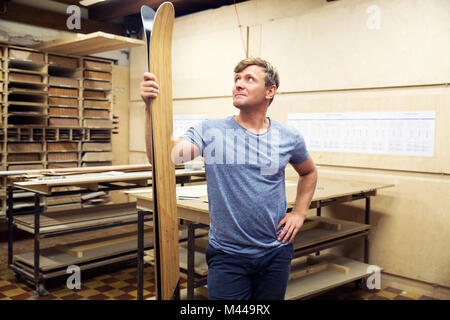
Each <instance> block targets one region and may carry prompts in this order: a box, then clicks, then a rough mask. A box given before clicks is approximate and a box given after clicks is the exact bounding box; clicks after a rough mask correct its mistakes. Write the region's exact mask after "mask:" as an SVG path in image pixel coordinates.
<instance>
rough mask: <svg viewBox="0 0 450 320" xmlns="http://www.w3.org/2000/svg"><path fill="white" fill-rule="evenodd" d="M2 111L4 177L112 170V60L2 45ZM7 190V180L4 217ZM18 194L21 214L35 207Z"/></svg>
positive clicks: (0, 190)
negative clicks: (92, 168)
mask: <svg viewBox="0 0 450 320" xmlns="http://www.w3.org/2000/svg"><path fill="white" fill-rule="evenodd" d="M0 109H1V114H2V116H1V117H0V152H1V157H0V170H1V171H5V170H7V171H11V170H33V169H56V168H71V167H81V166H85V167H90V166H107V165H111V164H112V162H111V161H112V160H113V154H112V147H111V134H112V129H113V116H112V61H110V60H106V59H99V58H91V57H89V58H88V57H80V56H73V55H66V54H63V53H52V52H45V51H39V50H36V49H30V48H25V47H17V46H12V45H8V44H4V45H1V46H0ZM6 187H7V181H6V178H4V177H2V178H1V181H0V209H1V212H0V217H5V215H6V200H5V199H6ZM18 194H19V195H18V196H19V197H20V198H21V201H20V204H18V205H17V206H16V208H17V210H22V209H24V208H27V207H30V206H32V205H33V203H32V199H31V198H27V197H25V196H24V195H23V194H20V192H19V193H18ZM67 200H68V201H71V202H69V203H67V205H69V204H71V206H72V207H73V206H74V205H75V204H74V202H73V199H67ZM62 201H63V200H62V199H58V200H55V202H56V204H55V205H56V206H61V205H63V204H64V203H63V202H62ZM27 203H28V206H27V205H26V204H27ZM50 203H52V201H50ZM75 203H78V204H79V203H80V201H77V202H75ZM45 205H46V206H47V205H48V203H47V202H46V203H45ZM49 206H51V204H49ZM69 207H70V205H69ZM16 208H15V210H16Z"/></svg>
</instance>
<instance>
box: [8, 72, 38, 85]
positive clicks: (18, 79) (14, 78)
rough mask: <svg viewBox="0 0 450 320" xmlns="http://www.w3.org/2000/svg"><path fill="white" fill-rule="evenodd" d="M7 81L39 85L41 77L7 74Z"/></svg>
mask: <svg viewBox="0 0 450 320" xmlns="http://www.w3.org/2000/svg"><path fill="white" fill-rule="evenodd" d="M8 80H9V81H15V82H31V83H41V82H42V76H40V75H36V74H28V73H18V72H9V74H8Z"/></svg>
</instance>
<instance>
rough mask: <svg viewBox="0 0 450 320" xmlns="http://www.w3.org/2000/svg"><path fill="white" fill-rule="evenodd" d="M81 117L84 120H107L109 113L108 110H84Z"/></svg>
mask: <svg viewBox="0 0 450 320" xmlns="http://www.w3.org/2000/svg"><path fill="white" fill-rule="evenodd" d="M83 117H84V118H102V119H109V111H108V110H94V109H84V110H83Z"/></svg>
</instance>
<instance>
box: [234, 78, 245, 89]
mask: <svg viewBox="0 0 450 320" xmlns="http://www.w3.org/2000/svg"><path fill="white" fill-rule="evenodd" d="M234 85H235V87H236V88H237V89H243V88H244V81H242V79H238V80H236V82H235V84H234Z"/></svg>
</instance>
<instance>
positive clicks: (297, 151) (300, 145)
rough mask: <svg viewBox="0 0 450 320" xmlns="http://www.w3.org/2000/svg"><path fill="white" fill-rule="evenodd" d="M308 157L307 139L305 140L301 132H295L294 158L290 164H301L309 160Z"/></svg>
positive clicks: (292, 157)
mask: <svg viewBox="0 0 450 320" xmlns="http://www.w3.org/2000/svg"><path fill="white" fill-rule="evenodd" d="M308 155H309V153H308V150H306V143H305V139H303V136H302V135H301V134H300V133H299V132H295V135H294V149H293V150H292V156H291V159H290V160H289V162H290V163H292V164H300V163H302V162H303V161H305V160H306V158H308Z"/></svg>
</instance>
